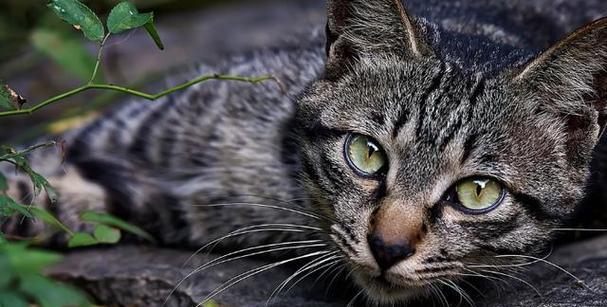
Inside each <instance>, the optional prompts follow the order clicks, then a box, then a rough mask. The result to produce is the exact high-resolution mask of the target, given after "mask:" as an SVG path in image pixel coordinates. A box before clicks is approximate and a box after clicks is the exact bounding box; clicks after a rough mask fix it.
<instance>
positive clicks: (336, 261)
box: [286, 257, 341, 292]
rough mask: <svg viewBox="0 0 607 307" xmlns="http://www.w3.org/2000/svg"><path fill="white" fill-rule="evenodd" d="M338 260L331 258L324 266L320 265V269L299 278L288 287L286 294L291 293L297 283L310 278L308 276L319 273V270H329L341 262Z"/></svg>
mask: <svg viewBox="0 0 607 307" xmlns="http://www.w3.org/2000/svg"><path fill="white" fill-rule="evenodd" d="M338 258H340V257H333V259H331V260H330V261H331V262H329V263H326V264H324V265H322V266H320V267H318V268H316V269H314V270H313V271H310V272H308V274H306V275H304V276H302V277H300V278H299V279H298V280H296V281H295V282H294V283H293V284H292V285H291V286H290V287H289V288H288V289H287V291H286V292H289V291H291V289H293V287H295V286H296V285H297V284H298V283H300V282H301V281H302V280H304V279H306V278H307V277H308V276H310V275H312V274H314V273H316V272H318V271H320V270H322V269H325V268H330V267H332V266H334V265H335V264H338V263H339V262H340V261H341V260H340V259H338Z"/></svg>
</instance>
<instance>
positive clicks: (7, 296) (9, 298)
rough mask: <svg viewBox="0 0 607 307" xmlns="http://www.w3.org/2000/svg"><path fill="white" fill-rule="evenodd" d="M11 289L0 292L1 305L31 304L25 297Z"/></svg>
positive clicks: (26, 306) (18, 306) (25, 306)
mask: <svg viewBox="0 0 607 307" xmlns="http://www.w3.org/2000/svg"><path fill="white" fill-rule="evenodd" d="M9 291H10V290H9ZM9 291H7V292H4V291H2V292H0V306H7V307H9V306H10V307H28V306H29V305H30V304H29V303H28V302H27V300H26V299H25V298H24V297H22V296H20V295H17V294H16V293H14V292H9Z"/></svg>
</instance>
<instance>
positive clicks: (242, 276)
mask: <svg viewBox="0 0 607 307" xmlns="http://www.w3.org/2000/svg"><path fill="white" fill-rule="evenodd" d="M326 253H329V252H328V251H318V252H313V253H309V254H306V255H303V256H298V257H294V258H290V259H287V260H282V261H278V262H274V263H270V264H266V265H263V266H261V267H259V268H255V269H252V270H249V271H247V272H244V273H242V274H239V275H237V276H235V277H232V278H230V279H229V280H228V281H226V282H225V283H223V284H222V285H221V286H219V287H217V288H216V289H215V290H213V291H211V293H209V295H207V296H206V297H205V298H204V299H203V300H202V301H201V302H200V303H199V304H198V305H196V307H201V306H203V305H204V304H205V303H207V302H208V301H209V300H210V299H212V298H214V297H215V296H217V295H219V294H220V293H221V292H223V291H225V290H227V289H229V288H231V287H232V286H234V285H236V284H238V283H240V282H242V281H243V280H245V279H247V278H250V277H253V276H255V275H257V274H260V273H263V272H265V271H268V270H271V269H273V268H276V267H278V266H281V265H284V264H287V263H290V262H293V261H297V260H301V259H305V258H310V257H314V256H317V255H322V254H326Z"/></svg>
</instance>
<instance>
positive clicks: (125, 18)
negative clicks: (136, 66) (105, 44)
mask: <svg viewBox="0 0 607 307" xmlns="http://www.w3.org/2000/svg"><path fill="white" fill-rule="evenodd" d="M143 26H145V29H146V30H147V32H148V33H149V34H150V36H151V37H152V39H153V40H154V42H155V43H156V45H157V46H158V48H160V49H164V45H163V44H162V40H161V39H160V35H158V31H156V27H155V26H154V13H139V11H138V10H137V8H136V7H135V5H134V4H132V3H131V2H128V1H124V2H121V3H119V4H118V5H116V6H115V7H114V8H113V9H112V11H111V12H110V15H109V16H108V19H107V27H108V29H109V31H110V33H113V34H117V33H121V32H124V31H127V30H131V29H136V28H140V27H143Z"/></svg>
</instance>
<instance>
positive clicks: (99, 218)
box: [81, 211, 155, 242]
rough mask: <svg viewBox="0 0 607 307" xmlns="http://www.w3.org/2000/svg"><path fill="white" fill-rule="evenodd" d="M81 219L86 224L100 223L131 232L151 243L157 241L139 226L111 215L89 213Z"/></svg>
mask: <svg viewBox="0 0 607 307" xmlns="http://www.w3.org/2000/svg"><path fill="white" fill-rule="evenodd" d="M81 218H82V220H83V221H85V222H91V223H98V224H103V225H107V226H112V227H116V228H118V229H122V230H124V231H126V232H130V233H132V234H134V235H137V236H139V237H141V238H144V239H146V240H148V241H151V242H154V241H155V240H154V237H152V235H150V234H149V233H147V232H146V231H144V230H143V229H141V228H139V227H137V226H134V225H131V224H129V223H127V222H125V221H123V220H121V219H119V218H117V217H114V216H111V215H109V214H104V213H97V212H92V211H88V212H84V213H83V214H82V215H81Z"/></svg>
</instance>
